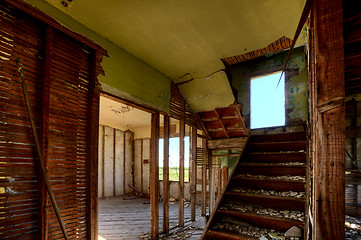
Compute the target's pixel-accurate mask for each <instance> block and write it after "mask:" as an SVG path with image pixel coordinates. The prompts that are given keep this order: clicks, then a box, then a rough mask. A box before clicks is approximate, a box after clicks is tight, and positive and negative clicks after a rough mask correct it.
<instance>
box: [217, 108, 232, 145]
mask: <svg viewBox="0 0 361 240" xmlns="http://www.w3.org/2000/svg"><path fill="white" fill-rule="evenodd" d="M214 113H215V114H216V116H217V118H218V119H219V122H220V123H221V126H222V129H223V132H224V134H226V137H227V138H229V133H228V132H227V129H226V126H224V123H223V121H222V118H221V115H219V112H218V109H217V108H216V109H215V110H214Z"/></svg>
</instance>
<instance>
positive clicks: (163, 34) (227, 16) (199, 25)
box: [47, 0, 305, 111]
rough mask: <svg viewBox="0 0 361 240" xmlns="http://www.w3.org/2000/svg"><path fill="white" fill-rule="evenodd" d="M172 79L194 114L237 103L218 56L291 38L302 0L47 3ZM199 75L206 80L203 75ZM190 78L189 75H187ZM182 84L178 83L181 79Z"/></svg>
mask: <svg viewBox="0 0 361 240" xmlns="http://www.w3.org/2000/svg"><path fill="white" fill-rule="evenodd" d="M47 1H48V2H49V3H51V4H52V5H54V6H55V7H57V8H58V9H60V10H61V11H63V12H65V13H66V14H68V15H70V16H71V17H72V18H74V19H76V20H77V21H79V22H80V23H82V24H83V25H85V26H87V27H88V28H90V29H92V30H94V31H95V32H97V33H99V34H100V35H102V36H104V37H105V38H107V39H109V40H110V41H112V42H113V43H114V44H116V45H118V46H120V47H121V48H123V49H124V50H126V51H127V52H129V53H130V54H132V55H134V56H136V57H137V58H139V59H141V60H142V61H144V62H145V63H147V64H149V65H150V66H152V67H154V68H155V69H157V70H158V71H160V72H161V73H163V74H165V75H166V76H168V77H169V78H170V79H177V78H179V77H181V76H183V75H184V74H186V73H190V74H192V76H193V78H194V79H195V80H193V81H192V82H190V83H187V84H185V85H182V86H181V87H180V90H181V92H182V94H183V95H184V97H185V98H186V99H187V101H188V102H189V103H190V105H191V108H192V109H193V110H194V111H200V110H210V109H213V108H215V107H222V106H227V105H229V104H231V103H232V102H233V101H234V98H233V95H232V92H231V88H230V86H229V83H228V80H227V77H226V75H225V74H224V73H223V72H220V73H217V74H215V75H213V76H211V77H206V78H205V76H207V75H209V74H211V73H213V72H215V71H217V70H219V69H222V68H224V66H223V63H222V62H221V61H220V58H222V57H227V56H234V55H239V54H242V53H245V52H249V51H253V50H256V49H259V48H263V47H265V46H267V45H268V44H270V43H271V42H273V41H275V40H277V39H279V38H280V37H282V36H287V37H289V38H292V37H293V35H294V32H295V30H296V27H297V24H298V21H299V19H300V15H301V12H302V9H303V5H304V2H305V1H304V0H207V1H206V0H156V1H148V0H131V1H130V0H128V1H125V0H107V1H99V0H73V1H72V4H71V5H70V6H69V7H67V8H65V7H63V6H62V5H61V0H47ZM197 78H200V79H197ZM185 79H187V78H185ZM178 81H179V80H178Z"/></svg>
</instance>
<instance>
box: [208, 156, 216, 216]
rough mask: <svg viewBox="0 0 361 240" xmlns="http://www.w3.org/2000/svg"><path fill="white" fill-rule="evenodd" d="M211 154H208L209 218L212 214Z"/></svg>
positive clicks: (212, 175) (212, 178)
mask: <svg viewBox="0 0 361 240" xmlns="http://www.w3.org/2000/svg"><path fill="white" fill-rule="evenodd" d="M212 158H213V157H212V154H209V216H211V214H212V210H213V205H214V201H215V199H214V197H215V194H214V169H213V164H212V161H213V159H212Z"/></svg>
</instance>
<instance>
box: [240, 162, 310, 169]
mask: <svg viewBox="0 0 361 240" xmlns="http://www.w3.org/2000/svg"><path fill="white" fill-rule="evenodd" d="M238 166H245V167H293V168H305V167H306V164H305V163H303V164H297V165H292V164H290V165H287V164H278V163H250V162H241V163H239V164H238Z"/></svg>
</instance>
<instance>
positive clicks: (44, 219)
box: [39, 26, 54, 239]
mask: <svg viewBox="0 0 361 240" xmlns="http://www.w3.org/2000/svg"><path fill="white" fill-rule="evenodd" d="M53 32H54V31H53V28H52V27H50V26H47V27H46V33H45V51H44V61H43V76H42V78H43V79H42V80H43V81H42V89H41V125H40V129H39V130H40V131H39V140H40V145H41V151H42V155H43V160H44V164H45V166H46V164H47V162H48V135H49V108H50V107H49V104H50V81H51V79H50V70H51V57H52V49H53ZM39 176H40V177H39V182H40V199H39V208H40V211H39V220H40V221H39V227H40V229H39V233H40V236H41V239H47V238H48V234H47V233H48V231H47V229H48V215H47V213H46V203H47V201H48V192H47V189H46V186H45V179H44V177H43V175H42V174H40V175H39Z"/></svg>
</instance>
